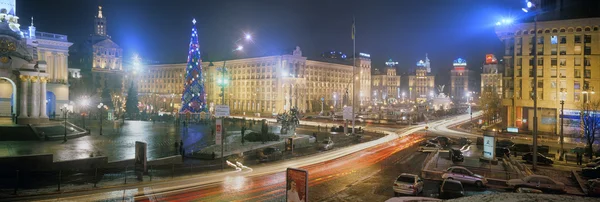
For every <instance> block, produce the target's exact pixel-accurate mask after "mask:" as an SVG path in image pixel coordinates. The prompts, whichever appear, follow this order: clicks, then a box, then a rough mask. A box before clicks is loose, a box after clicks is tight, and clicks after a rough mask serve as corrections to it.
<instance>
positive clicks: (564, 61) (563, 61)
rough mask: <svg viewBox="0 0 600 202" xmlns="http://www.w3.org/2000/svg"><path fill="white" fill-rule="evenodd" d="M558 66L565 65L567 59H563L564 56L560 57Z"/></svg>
mask: <svg viewBox="0 0 600 202" xmlns="http://www.w3.org/2000/svg"><path fill="white" fill-rule="evenodd" d="M560 66H561V67H562V66H567V59H565V58H561V59H560Z"/></svg>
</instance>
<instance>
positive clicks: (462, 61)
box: [454, 58, 467, 66]
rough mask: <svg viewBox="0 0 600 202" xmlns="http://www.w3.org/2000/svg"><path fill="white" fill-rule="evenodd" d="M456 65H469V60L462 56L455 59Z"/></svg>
mask: <svg viewBox="0 0 600 202" xmlns="http://www.w3.org/2000/svg"><path fill="white" fill-rule="evenodd" d="M454 66H467V61H466V60H465V59H462V58H458V59H456V60H454Z"/></svg>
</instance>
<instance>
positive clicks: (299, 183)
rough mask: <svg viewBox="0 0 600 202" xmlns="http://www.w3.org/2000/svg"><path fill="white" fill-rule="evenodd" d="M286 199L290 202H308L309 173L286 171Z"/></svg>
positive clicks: (304, 171) (293, 169)
mask: <svg viewBox="0 0 600 202" xmlns="http://www.w3.org/2000/svg"><path fill="white" fill-rule="evenodd" d="M285 198H286V201H288V202H308V171H306V170H301V169H296V168H288V169H287V170H286V187H285Z"/></svg>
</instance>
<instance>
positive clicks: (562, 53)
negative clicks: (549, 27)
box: [559, 46, 567, 55]
mask: <svg viewBox="0 0 600 202" xmlns="http://www.w3.org/2000/svg"><path fill="white" fill-rule="evenodd" d="M559 51H560V54H561V55H566V54H567V47H564V46H561V47H560V48H559Z"/></svg>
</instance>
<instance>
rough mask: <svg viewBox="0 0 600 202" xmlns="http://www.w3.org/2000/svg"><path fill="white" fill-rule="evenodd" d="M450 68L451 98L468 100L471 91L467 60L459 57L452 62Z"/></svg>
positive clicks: (461, 100) (462, 100)
mask: <svg viewBox="0 0 600 202" xmlns="http://www.w3.org/2000/svg"><path fill="white" fill-rule="evenodd" d="M452 65H453V66H454V69H452V70H450V98H452V99H453V100H455V101H458V102H466V101H467V99H468V95H467V93H468V92H469V69H467V60H465V59H462V58H458V59H456V60H454V62H453V63H452Z"/></svg>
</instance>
